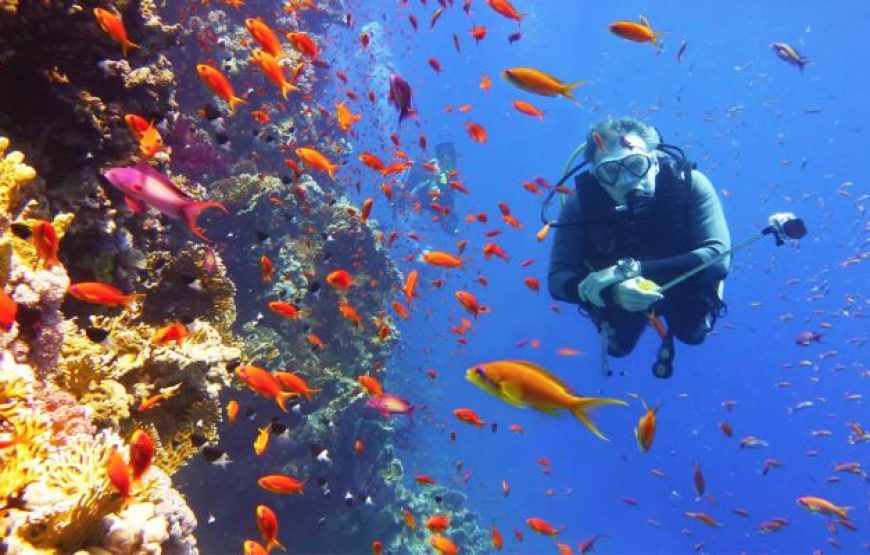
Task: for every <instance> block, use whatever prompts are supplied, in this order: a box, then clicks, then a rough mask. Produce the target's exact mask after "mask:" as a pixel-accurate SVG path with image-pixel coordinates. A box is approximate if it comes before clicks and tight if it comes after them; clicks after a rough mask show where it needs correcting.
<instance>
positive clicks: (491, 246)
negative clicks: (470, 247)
mask: <svg viewBox="0 0 870 555" xmlns="http://www.w3.org/2000/svg"><path fill="white" fill-rule="evenodd" d="M493 256H497V257H498V258H501V259H502V260H504V261H505V262H508V261H509V257H508V255H507V253H506V252H505V250H504V249H503V248H501V247H500V246H498V245H497V244H496V243H486V244H485V245H483V258H484V260H489V259H490V258H492V257H493Z"/></svg>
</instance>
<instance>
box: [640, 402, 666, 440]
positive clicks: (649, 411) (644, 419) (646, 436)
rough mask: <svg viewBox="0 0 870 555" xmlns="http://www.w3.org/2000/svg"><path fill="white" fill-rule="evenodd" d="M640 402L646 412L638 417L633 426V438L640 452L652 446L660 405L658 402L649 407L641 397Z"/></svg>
mask: <svg viewBox="0 0 870 555" xmlns="http://www.w3.org/2000/svg"><path fill="white" fill-rule="evenodd" d="M640 402H641V403H642V404H643V410H645V411H646V413H644V415H643V416H641V417H640V420H638V422H637V426H636V427H635V428H634V438H635V439H636V440H637V447H638V449H640V452H641V453H646V452H647V451H649V448H650V447H652V443H653V439H654V438H655V435H656V415H657V414H658V412H659V409H660V408H661V407H662V405H661V403H659V404H658V405H656V406H654V407H653V408H649V407H647V406H646V402H644V400H643V399H641V401H640Z"/></svg>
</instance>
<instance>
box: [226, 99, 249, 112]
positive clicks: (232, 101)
mask: <svg viewBox="0 0 870 555" xmlns="http://www.w3.org/2000/svg"><path fill="white" fill-rule="evenodd" d="M227 102H229V104H230V115H233V114H235V113H236V106H237V105H239V104H247V103H248V101H247V100H245V99H244V98H240V97H238V96H231V97H230V99H229V100H228V101H227Z"/></svg>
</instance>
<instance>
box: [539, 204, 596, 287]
mask: <svg viewBox="0 0 870 555" xmlns="http://www.w3.org/2000/svg"><path fill="white" fill-rule="evenodd" d="M581 218H582V215H581V213H580V200H579V199H578V198H577V195H576V194H573V195H570V196H569V197H568V200H567V201H566V202H565V205H564V206H562V211H561V212H559V221H558V223H559V224H574V225H565V226H562V227H556V228H554V231H555V233H554V234H553V248H552V250H551V251H550V268H549V270H548V272H547V287H548V289H549V291H550V296H551V297H553V298H554V299H556V300H557V301H565V302H569V303H574V304H580V297H579V296H578V295H577V284H578V283H580V281H581V280H582V279H583V278H584V277H586V275H587V274H588V273H589V271H588V270H586V268H585V267H584V265H583V262H582V261H583V227H582V226H581V225H579V224H580V221H581Z"/></svg>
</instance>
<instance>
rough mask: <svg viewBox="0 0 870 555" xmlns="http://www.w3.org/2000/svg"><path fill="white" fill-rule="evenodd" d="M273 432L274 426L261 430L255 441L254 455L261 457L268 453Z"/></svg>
mask: <svg viewBox="0 0 870 555" xmlns="http://www.w3.org/2000/svg"><path fill="white" fill-rule="evenodd" d="M271 430H272V425H271V424H270V425H268V426H265V427H263V428H260V429H259V430H258V433H257V437H256V438H255V439H254V453H255V454H256V455H257V456H258V457H260V456H262V455H263V453H265V452H266V448H267V447H269V432H270V431H271Z"/></svg>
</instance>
